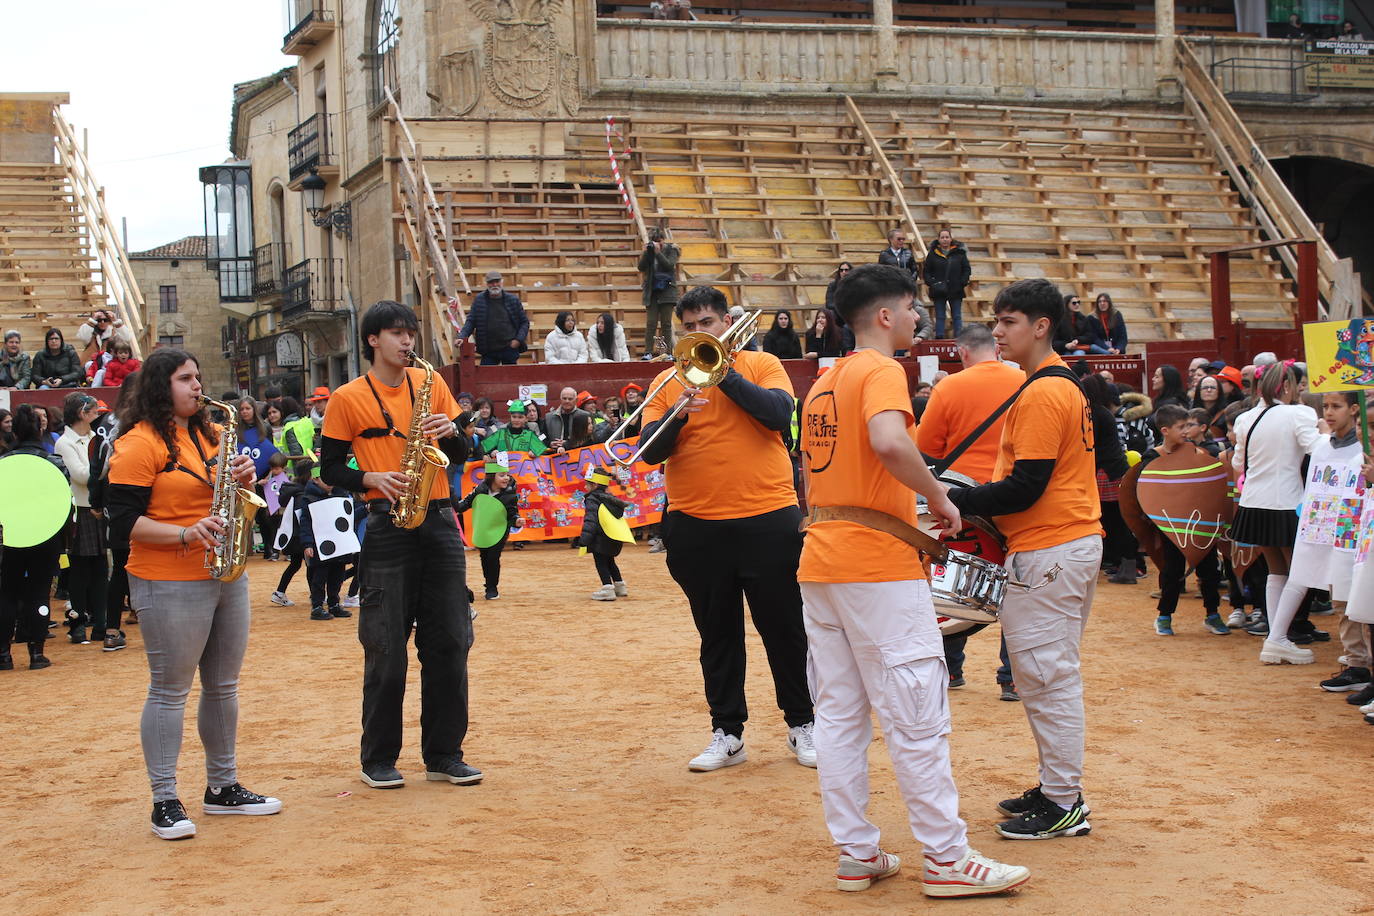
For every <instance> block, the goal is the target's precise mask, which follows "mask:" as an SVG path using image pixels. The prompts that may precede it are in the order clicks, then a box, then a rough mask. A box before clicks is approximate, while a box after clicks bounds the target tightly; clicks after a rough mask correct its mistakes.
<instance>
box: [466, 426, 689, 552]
mask: <svg viewBox="0 0 1374 916" xmlns="http://www.w3.org/2000/svg"><path fill="white" fill-rule="evenodd" d="M638 442H639V439H638V438H637V437H636V438H633V439H626V440H624V441H621V442H617V443H615V445H614V446H612V447H611V448H610V449H607V447H606V446H605V445H589V446H587V447H585V448H577V449H573V450H571V451H569V452H568V453H567V454H564V455H555V454H553V453H552V452H550V453H546V454H545V455H543V456H542V457H539V458H535V457H533V456H531V455H529V454H528V453H525V452H510V453H509V455H508V456H507V459H508V461H509V467H510V471H511V476H512V477H513V478H514V486H515V488H516V493H517V495H518V497H519V499H518V502H517V504H516V505H517V511H518V512H519V515H520V518H521V519H522V520H523V521H524V523H525V524H524V527H523V528H521V529H519V530H518V531H515V532H514V533H512V534H511V536H510V539H511V540H512V541H546V540H553V539H555V538H568V537H577V536H578V535H580V534H581V533H582V497H583V492H582V485H583V483H582V482H583V479H584V478H585V475H586V474H588V473H590V472H591V471H593V470H595V469H597V468H603V469H605V470H606V471H608V472H609V473H610V474H611V476H612V477H613V478H615V480H616V482H615V483H613V484H612V485H611V487H610V490H611V492H612V493H613V494H615V495H616V496H617V497H619V498H620V499H623V500H626V501H627V502H629V505H628V506H627V507H626V509H625V522H626V524H628V525H629V526H630V527H631V528H641V527H643V526H645V525H652V524H655V523H656V522H659V521H661V520H662V518H663V507H664V505H665V503H666V502H667V498H668V497H667V493H666V492H665V491H664V488H663V467H662V465H656V464H645V463H644V462H642V461H640V462H636V463H635V464H634V466H633V467H632V468H622V467H620V466H619V465H617V464H616V463H615V460H614V459H613V458H612V457H611V455H612V452H614V454H616V455H620V456H622V457H626V456H629V455H631V454H633V452H634V450H635V449H636V448H638ZM483 465H484V463H483V462H481V461H470V462H468V463H467V465H466V466H465V467H464V468H463V473H462V475H461V476H460V477H459V478H458V489H459V492H460V493H462V494H463V495H464V496H466V495H467V494H468V493H471V492H472V490H473V489H474V488H475V487H476V486H477V484H478V483H480V482H481V480H482V478H483V477H484V476H485V472H484V470H483ZM472 527H473V525H472V514H471V513H470V512H468V513H464V518H463V537H464V539H465V540H467V542H468V544H469V545H471V543H472V541H471V530H472Z"/></svg>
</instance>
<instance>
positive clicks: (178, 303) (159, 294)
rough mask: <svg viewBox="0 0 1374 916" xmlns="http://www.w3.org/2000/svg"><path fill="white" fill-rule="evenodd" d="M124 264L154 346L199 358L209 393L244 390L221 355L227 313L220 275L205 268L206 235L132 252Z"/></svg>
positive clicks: (213, 394) (229, 316) (240, 379)
mask: <svg viewBox="0 0 1374 916" xmlns="http://www.w3.org/2000/svg"><path fill="white" fill-rule="evenodd" d="M129 264H130V266H131V267H132V269H133V273H134V278H135V279H136V280H137V281H138V288H139V289H140V290H142V292H143V299H144V303H145V306H146V308H147V314H146V315H145V316H144V319H143V320H144V322H145V323H146V324H147V326H148V327H149V328H150V329H151V334H150V336H151V338H152V343H153V346H154V347H158V346H172V347H180V348H181V349H183V350H186V351H188V352H190V353H192V354H193V355H194V356H195V357H196V358H197V359H198V360H199V361H200V373H201V379H202V381H203V383H204V385H205V391H206V393H207V394H209V395H211V396H213V397H219V396H220V395H221V394H224V393H225V392H227V391H235V390H246V387H247V386H246V385H245V384H243V382H244V380H243V379H242V378H238V377H236V375H235V367H234V366H233V365H232V364H231V363H230V362H229V361H227V360H226V359H225V358H224V355H223V354H224V349H225V347H224V338H225V333H226V331H225V329H226V327H227V326H228V321H229V319H230V318H231V315H230V314H229V313H228V312H226V311H224V310H223V309H221V308H220V303H219V279H218V277H217V276H216V274H215V272H214V271H213V270H210V269H208V268H207V267H206V266H205V237H204V236H200V235H192V236H187V237H186V238H183V239H178V240H177V241H175V242H169V243H167V244H166V245H159V246H158V247H157V248H150V249H148V250H147V251H135V252H131V253H130V254H129Z"/></svg>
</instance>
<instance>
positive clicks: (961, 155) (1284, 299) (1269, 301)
mask: <svg viewBox="0 0 1374 916" xmlns="http://www.w3.org/2000/svg"><path fill="white" fill-rule="evenodd" d="M866 119H867V120H868V123H869V126H870V127H871V128H872V130H873V131H874V133H875V135H876V136H877V138H878V141H879V143H880V145H881V146H882V147H883V149H884V152H885V154H886V155H887V157H888V159H889V161H890V162H891V163H892V165H893V167H894V168H895V169H896V170H897V172H898V174H899V177H900V179H901V181H902V184H903V186H904V187H905V190H906V199H907V204H908V206H909V208H910V209H911V211H912V214H913V215H914V216H915V218H916V220H917V223H918V225H919V226H920V229H921V232H922V235H923V236H924V237H925V238H926V239H927V240H929V239H932V238H934V236H935V234H936V233H937V232H938V230H939V228H940V227H941V226H943V225H949V226H951V227H952V228H953V229H954V233H955V236H956V238H959V239H960V240H961V241H963V242H964V243H965V244H966V245H967V246H968V248H969V255H970V260H971V261H972V263H973V265H974V278H975V283H974V284H973V286H972V287H971V289H970V293H969V298H968V299H967V300H966V301H965V304H964V314H965V317H969V316H973V317H983V318H988V317H990V316H991V302H992V298H993V297H994V296H995V295H996V293H997V291H998V290H999V289H1001V288H1002V287H1003V286H1004V285H1006V284H1007V283H1010V282H1011V281H1012V280H1015V279H1020V278H1024V277H1047V278H1049V279H1051V280H1053V281H1055V282H1056V283H1058V284H1060V285H1061V286H1062V287H1063V288H1064V289H1065V291H1066V292H1075V293H1077V294H1079V295H1080V296H1082V297H1083V298H1084V299H1085V300H1087V299H1090V298H1091V297H1092V296H1094V295H1095V294H1096V293H1099V292H1107V293H1110V294H1111V296H1112V299H1113V301H1114V302H1115V304H1116V306H1117V308H1118V309H1120V310H1121V311H1122V313H1123V314H1124V315H1125V317H1126V320H1127V324H1128V327H1129V328H1130V331H1131V335H1132V338H1133V339H1140V340H1149V339H1171V338H1177V337H1207V336H1210V335H1211V325H1210V322H1211V311H1210V298H1209V297H1210V284H1209V281H1208V270H1207V268H1208V263H1207V256H1206V252H1207V251H1209V250H1211V249H1214V248H1220V247H1224V246H1228V245H1238V244H1246V243H1249V242H1254V241H1259V240H1260V230H1259V227H1258V226H1257V225H1255V223H1254V220H1253V217H1252V215H1251V214H1250V212H1249V210H1248V209H1247V208H1246V207H1245V206H1244V205H1243V204H1242V203H1241V201H1240V199H1239V197H1238V195H1237V194H1236V193H1235V192H1234V191H1233V190H1232V189H1231V185H1230V181H1229V179H1228V178H1227V176H1226V174H1225V173H1224V172H1223V171H1222V170H1221V169H1220V167H1219V166H1218V164H1217V163H1216V161H1215V160H1214V159H1213V158H1212V156H1211V155H1210V153H1209V152H1208V150H1207V148H1206V147H1205V145H1204V143H1203V141H1202V137H1201V135H1200V134H1199V132H1198V131H1197V129H1196V127H1195V126H1194V125H1193V123H1192V121H1191V119H1189V118H1187V117H1185V116H1180V115H1169V114H1142V113H1139V112H1130V113H1126V112H1101V111H1074V110H1056V109H1043V108H1012V107H1001V106H989V105H976V106H975V105H952V104H951V105H941V106H939V107H938V108H937V109H935V110H933V111H932V110H924V111H920V112H911V113H905V112H886V113H883V114H877V113H874V112H869V113H868V114H867V115H866ZM1232 276H1233V281H1232V286H1233V291H1234V294H1233V301H1234V305H1235V311H1236V312H1237V314H1238V315H1239V316H1240V317H1242V318H1244V319H1245V320H1246V321H1247V322H1248V323H1250V324H1252V325H1254V326H1257V327H1265V326H1270V327H1279V326H1284V327H1291V325H1292V310H1293V303H1294V300H1293V295H1292V292H1291V288H1290V284H1289V283H1288V281H1286V280H1285V279H1284V277H1283V276H1282V273H1281V271H1280V269H1279V265H1278V263H1277V262H1276V261H1275V260H1274V259H1273V258H1272V257H1270V256H1269V253H1268V252H1259V251H1257V252H1253V253H1252V254H1251V255H1250V256H1245V257H1238V258H1235V259H1233V261H1232Z"/></svg>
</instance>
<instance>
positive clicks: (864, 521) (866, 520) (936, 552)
mask: <svg viewBox="0 0 1374 916" xmlns="http://www.w3.org/2000/svg"><path fill="white" fill-rule="evenodd" d="M816 522H853V523H854V524H856V525H863V526H864V527H865V528H872V529H873V530H874V531H881V532H883V533H884V534H890V535H892V536H893V537H895V538H897V539H898V540H900V541H905V542H906V543H908V544H910V545H911V546H912V547H915V548H916V549H917V550H919V551H920V552H921V553H924V554H927V555H929V556H930V557H932V558H933V559H935V560H936V561H940V560H943V559H944V558H945V557H946V555H948V553H949V549H948V548H947V547H945V545H944V544H942V543H941V542H940V541H938V540H937V539H935V538H933V537H931V536H930V535H928V534H926V533H925V532H924V531H921V530H920V529H919V528H915V527H913V526H911V525H908V524H907V523H906V522H904V521H902V520H901V519H899V518H897V516H895V515H889V514H888V513H886V512H881V511H879V510H877V509H869V508H867V507H864V506H813V507H812V509H811V515H810V517H809V518H806V519H803V520H802V529H803V530H805V528H806V527H807V526H808V525H814V524H815V523H816Z"/></svg>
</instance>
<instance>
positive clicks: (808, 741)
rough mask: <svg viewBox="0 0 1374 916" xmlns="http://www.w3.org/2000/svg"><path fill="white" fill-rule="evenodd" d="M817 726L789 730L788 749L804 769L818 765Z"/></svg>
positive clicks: (803, 726)
mask: <svg viewBox="0 0 1374 916" xmlns="http://www.w3.org/2000/svg"><path fill="white" fill-rule="evenodd" d="M815 725H816V723H815V722H807V723H806V724H805V725H798V726H795V727H794V728H789V729H788V730H787V749H788V750H789V751H791V752H792V753H794V754H796V755H797V763H800V764H801V765H802V766H804V767H814V766H815V765H816V743H815V741H814V740H813V739H812V734H811V732H812V729H813V728H814V727H815ZM879 877H883V876H881V875H880V876H879ZM865 887H867V885H865Z"/></svg>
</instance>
